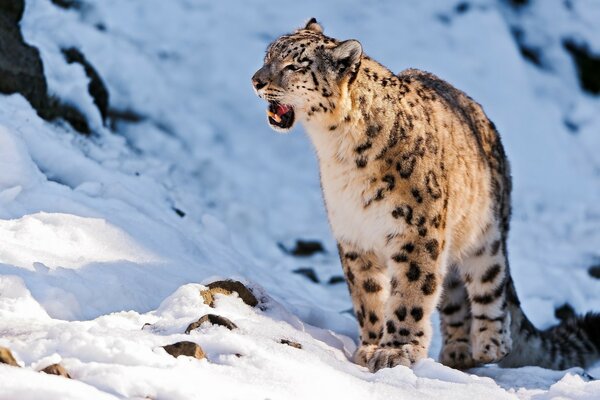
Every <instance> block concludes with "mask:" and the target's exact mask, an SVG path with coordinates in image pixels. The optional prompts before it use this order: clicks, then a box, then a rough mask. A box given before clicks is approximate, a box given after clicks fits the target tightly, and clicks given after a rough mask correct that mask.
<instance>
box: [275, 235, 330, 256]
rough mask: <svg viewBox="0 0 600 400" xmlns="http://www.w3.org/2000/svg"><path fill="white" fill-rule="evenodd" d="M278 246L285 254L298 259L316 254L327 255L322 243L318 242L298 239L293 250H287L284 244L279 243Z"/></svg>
mask: <svg viewBox="0 0 600 400" xmlns="http://www.w3.org/2000/svg"><path fill="white" fill-rule="evenodd" d="M278 246H279V248H280V249H281V250H282V251H283V252H285V253H287V254H291V255H293V256H296V257H309V256H312V255H313V254H315V253H325V248H323V245H322V244H321V242H319V241H316V240H302V239H298V240H296V246H295V247H294V248H293V249H288V248H286V247H285V246H284V245H283V244H282V243H279V244H278Z"/></svg>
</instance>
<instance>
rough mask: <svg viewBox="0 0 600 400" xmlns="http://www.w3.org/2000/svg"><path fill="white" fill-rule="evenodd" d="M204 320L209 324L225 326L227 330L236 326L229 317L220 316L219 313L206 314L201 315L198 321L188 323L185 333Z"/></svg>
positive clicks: (198, 325) (195, 327) (197, 326)
mask: <svg viewBox="0 0 600 400" xmlns="http://www.w3.org/2000/svg"><path fill="white" fill-rule="evenodd" d="M205 322H208V323H210V324H211V325H220V326H224V327H225V328H227V329H229V330H233V329H236V328H237V325H236V324H234V323H233V322H231V321H230V320H229V319H227V318H225V317H221V316H220V315H215V314H206V315H204V316H203V317H201V318H200V319H199V320H198V321H196V322H192V323H191V324H189V325H188V327H187V329H186V330H185V333H187V334H189V333H190V332H191V331H193V330H194V329H197V328H199V327H200V325H202V324H203V323H205Z"/></svg>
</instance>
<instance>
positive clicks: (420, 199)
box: [410, 188, 423, 204]
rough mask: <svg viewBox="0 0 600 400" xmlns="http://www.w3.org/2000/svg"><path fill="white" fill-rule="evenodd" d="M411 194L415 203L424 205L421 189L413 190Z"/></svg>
mask: <svg viewBox="0 0 600 400" xmlns="http://www.w3.org/2000/svg"><path fill="white" fill-rule="evenodd" d="M410 193H411V194H412V196H413V198H414V199H415V201H416V202H417V203H419V204H420V203H422V202H423V197H422V196H421V192H419V189H417V188H412V189H411V191H410Z"/></svg>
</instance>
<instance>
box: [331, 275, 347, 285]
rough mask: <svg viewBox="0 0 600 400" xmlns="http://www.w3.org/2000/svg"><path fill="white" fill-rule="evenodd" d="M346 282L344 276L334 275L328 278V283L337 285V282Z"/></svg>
mask: <svg viewBox="0 0 600 400" xmlns="http://www.w3.org/2000/svg"><path fill="white" fill-rule="evenodd" d="M344 282H346V278H344V277H343V276H341V275H334V276H332V277H331V278H329V282H327V283H329V284H330V285H337V284H338V283H344Z"/></svg>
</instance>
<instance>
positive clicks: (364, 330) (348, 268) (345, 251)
mask: <svg viewBox="0 0 600 400" xmlns="http://www.w3.org/2000/svg"><path fill="white" fill-rule="evenodd" d="M338 250H339V253H340V260H341V262H342V267H343V269H344V274H345V275H346V282H347V283H348V289H349V290H350V296H351V297H352V304H353V306H354V313H355V315H356V320H357V321H358V324H359V326H360V345H359V347H358V349H357V351H356V353H355V354H354V361H355V362H356V363H357V364H360V365H362V366H367V362H368V360H369V359H370V358H371V357H372V355H373V352H374V351H375V350H376V349H377V346H378V344H379V340H380V339H381V337H382V336H383V323H384V314H383V311H384V304H385V299H386V298H387V296H388V295H389V278H388V277H387V275H386V271H385V267H384V266H383V265H382V264H381V262H379V261H378V259H377V257H376V256H375V254H374V253H372V252H363V251H360V250H359V249H357V248H355V247H354V246H352V245H350V244H344V243H339V244H338Z"/></svg>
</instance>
